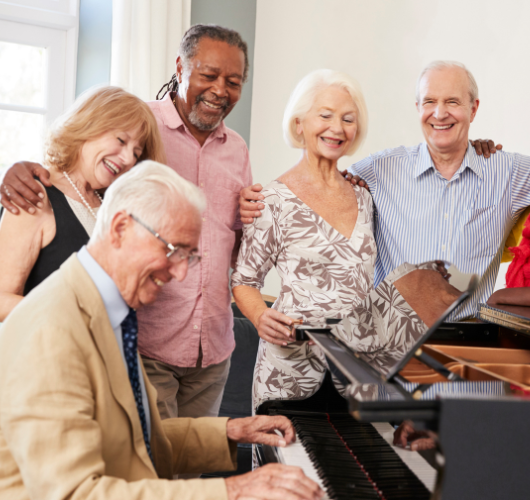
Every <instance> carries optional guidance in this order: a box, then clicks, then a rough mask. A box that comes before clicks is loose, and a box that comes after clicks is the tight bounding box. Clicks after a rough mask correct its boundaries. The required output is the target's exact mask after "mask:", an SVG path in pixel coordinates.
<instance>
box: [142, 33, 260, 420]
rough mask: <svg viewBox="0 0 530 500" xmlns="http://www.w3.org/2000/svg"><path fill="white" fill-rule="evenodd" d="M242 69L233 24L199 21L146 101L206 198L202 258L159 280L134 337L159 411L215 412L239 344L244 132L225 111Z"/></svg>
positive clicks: (170, 153)
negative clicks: (235, 297) (235, 303)
mask: <svg viewBox="0 0 530 500" xmlns="http://www.w3.org/2000/svg"><path fill="white" fill-rule="evenodd" d="M247 74H248V54H247V44H246V43H245V42H244V41H243V40H242V39H241V36H240V35H239V33H237V32H235V31H233V30H230V29H227V28H222V27H220V26H214V25H200V24H198V25H195V26H192V27H191V28H190V29H189V30H188V31H187V32H186V34H185V35H184V37H183V39H182V42H181V44H180V50H179V55H178V57H177V68H176V73H175V74H174V75H173V77H172V78H171V81H170V82H169V83H167V84H166V85H164V86H163V87H162V89H161V91H160V92H159V95H158V96H157V99H158V98H159V97H160V94H163V95H162V96H161V99H160V100H157V101H154V102H150V103H148V104H149V106H150V107H151V110H152V111H153V113H154V115H155V117H156V119H157V122H158V127H159V129H160V132H161V135H162V140H163V142H164V146H165V149H166V155H167V160H168V165H169V166H170V167H172V168H174V169H175V170H176V171H177V173H179V174H180V175H181V176H183V177H184V178H185V179H188V180H189V181H191V182H193V183H194V184H196V185H197V186H199V187H200V188H201V189H202V190H203V191H204V193H205V195H206V199H207V203H208V205H207V209H206V211H205V213H204V214H203V222H202V224H203V231H202V234H201V240H200V246H199V248H200V252H201V253H202V260H201V262H200V264H199V265H197V266H196V267H194V268H193V269H190V270H189V273H188V277H187V278H186V280H185V281H184V282H182V283H176V282H175V283H173V282H171V283H168V284H166V285H164V288H163V290H162V291H161V294H160V300H159V301H158V303H154V304H153V305H152V306H147V307H146V308H144V309H143V310H142V311H140V312H139V315H138V320H139V328H140V330H139V339H138V346H139V349H140V352H141V354H142V356H143V360H144V365H145V368H146V371H147V374H148V375H149V378H150V380H151V382H152V383H153V384H154V385H155V386H156V388H157V390H158V407H159V411H160V414H161V416H162V418H168V417H176V416H185V417H202V416H217V414H218V413H219V407H220V405H221V399H222V395H223V390H224V386H225V383H226V379H227V377H228V370H229V367H230V354H231V353H232V351H233V349H234V346H235V342H234V334H233V331H232V328H233V317H232V311H231V307H230V292H229V283H228V280H229V269H230V264H231V260H232V254H234V255H235V256H236V257H237V250H238V248H239V242H240V238H241V228H242V223H241V221H240V219H239V209H238V198H239V191H240V190H241V189H242V188H243V187H244V186H246V184H245V183H246V182H249V181H250V180H251V179H252V174H251V171H250V162H249V155H248V149H247V146H246V144H245V142H244V140H243V139H242V138H241V137H240V136H239V135H238V134H237V133H236V132H234V131H233V130H231V129H229V128H228V127H226V125H225V124H224V123H223V119H224V118H225V117H226V116H227V115H228V114H229V113H230V111H232V109H233V108H234V106H235V105H236V103H237V102H238V101H239V98H240V97H241V90H242V88H243V84H244V82H245V80H246V78H247ZM234 260H235V259H234Z"/></svg>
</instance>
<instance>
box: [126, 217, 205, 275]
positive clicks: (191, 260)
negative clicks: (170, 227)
mask: <svg viewBox="0 0 530 500" xmlns="http://www.w3.org/2000/svg"><path fill="white" fill-rule="evenodd" d="M129 215H130V217H131V219H132V220H134V221H135V222H138V224H140V226H143V227H145V229H147V230H148V231H149V232H150V233H151V234H152V235H153V236H154V237H155V238H158V239H159V240H160V241H161V242H162V243H163V244H164V245H166V247H167V248H168V249H169V252H168V253H166V257H167V258H168V259H169V260H170V261H171V262H173V263H174V264H179V263H181V262H182V261H184V260H186V259H187V260H188V267H193V266H194V265H195V264H198V263H199V262H200V261H201V256H200V255H197V254H196V253H189V252H188V250H186V249H185V248H182V247H180V246H178V245H177V246H174V245H172V244H171V243H168V242H167V241H166V240H165V239H164V238H162V236H160V235H159V234H158V233H157V232H156V231H155V230H154V229H152V228H150V227H149V226H148V225H147V224H146V223H145V222H142V221H141V220H140V219H139V218H138V217H136V215H133V214H129Z"/></svg>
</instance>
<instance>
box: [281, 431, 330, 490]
mask: <svg viewBox="0 0 530 500" xmlns="http://www.w3.org/2000/svg"><path fill="white" fill-rule="evenodd" d="M276 450H277V452H278V458H279V459H280V461H281V462H282V463H283V464H285V465H295V466H297V467H300V468H301V469H302V470H303V471H304V474H305V475H306V476H307V477H308V478H309V479H312V480H313V481H315V483H317V484H318V485H319V486H320V487H321V488H322V489H323V490H324V491H326V488H325V487H324V485H323V484H322V480H321V479H320V477H318V472H317V470H316V469H315V466H314V465H313V462H312V461H311V459H310V458H309V455H308V454H307V451H306V450H305V448H304V445H303V444H302V442H301V441H300V438H299V437H298V435H297V436H296V441H295V442H294V443H292V444H290V445H289V446H286V447H284V448H276ZM324 499H325V500H328V496H327V495H326V496H325V497H324Z"/></svg>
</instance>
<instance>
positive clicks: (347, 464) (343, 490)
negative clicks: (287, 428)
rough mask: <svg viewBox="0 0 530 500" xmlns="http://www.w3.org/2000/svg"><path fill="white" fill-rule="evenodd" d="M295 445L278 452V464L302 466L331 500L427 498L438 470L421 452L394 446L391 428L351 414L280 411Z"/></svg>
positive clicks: (280, 449)
mask: <svg viewBox="0 0 530 500" xmlns="http://www.w3.org/2000/svg"><path fill="white" fill-rule="evenodd" d="M281 413H282V414H284V415H286V416H287V417H289V418H290V419H291V421H292V422H293V425H294V426H295V429H296V432H297V441H296V443H294V444H292V445H290V446H288V447H286V448H278V450H277V452H278V456H279V460H280V461H281V462H283V463H285V464H287V465H296V466H299V467H301V468H302V469H303V470H304V472H305V474H306V475H307V476H308V477H310V478H311V479H313V480H314V481H316V482H317V483H318V484H319V485H320V486H321V488H322V489H323V490H325V491H326V492H327V494H328V497H327V498H332V499H337V500H340V499H351V498H366V499H372V498H373V499H386V500H391V499H407V500H413V499H425V500H428V499H429V498H430V496H431V494H430V492H432V491H433V489H434V483H435V480H436V471H435V469H433V468H432V467H431V466H430V465H429V464H428V463H427V462H426V461H425V459H424V458H423V457H422V456H421V455H420V454H419V453H417V452H412V451H409V450H404V449H402V448H397V447H394V446H392V444H391V442H392V436H393V428H392V426H390V425H389V424H380V423H378V424H373V425H372V424H366V423H359V422H357V421H355V420H354V419H353V418H352V417H350V416H349V415H347V414H337V413H335V414H320V415H318V414H315V413H313V414H312V415H311V416H305V415H303V414H301V413H299V412H293V413H292V414H289V413H290V412H283V411H282V412H281Z"/></svg>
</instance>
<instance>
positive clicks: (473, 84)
mask: <svg viewBox="0 0 530 500" xmlns="http://www.w3.org/2000/svg"><path fill="white" fill-rule="evenodd" d="M450 68H460V69H463V70H464V71H465V72H466V75H467V79H468V81H469V98H470V99H471V103H474V102H475V101H476V100H477V99H478V85H477V81H476V80H475V77H474V76H473V74H472V73H471V71H469V70H468V69H467V68H466V67H465V66H464V65H463V64H462V63H459V62H457V61H433V62H431V63H429V64H427V66H425V68H423V69H422V70H421V73H420V76H419V77H418V81H417V82H416V102H418V103H419V102H420V84H421V79H422V78H423V77H424V76H425V74H426V73H427V72H428V71H432V70H439V69H450Z"/></svg>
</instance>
